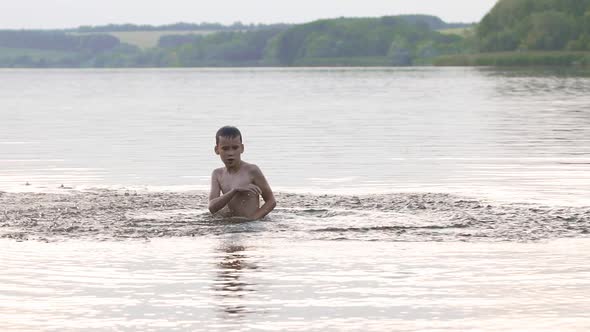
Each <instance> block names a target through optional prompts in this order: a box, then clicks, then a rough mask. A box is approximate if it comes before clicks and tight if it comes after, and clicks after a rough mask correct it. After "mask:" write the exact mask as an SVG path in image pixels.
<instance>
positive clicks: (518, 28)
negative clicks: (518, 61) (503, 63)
mask: <svg viewBox="0 0 590 332" xmlns="http://www.w3.org/2000/svg"><path fill="white" fill-rule="evenodd" d="M477 43H478V49H479V51H480V52H500V51H529V50H539V51H541V50H543V51H556V50H570V51H589V50H590V0H500V1H498V3H497V4H496V6H495V7H494V8H493V9H492V10H491V11H490V12H489V13H488V14H487V15H486V16H485V17H484V18H483V19H482V21H481V22H480V23H479V25H478V27H477Z"/></svg>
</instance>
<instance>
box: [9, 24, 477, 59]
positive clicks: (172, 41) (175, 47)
mask: <svg viewBox="0 0 590 332" xmlns="http://www.w3.org/2000/svg"><path fill="white" fill-rule="evenodd" d="M465 26H467V25H465V24H447V23H445V22H443V21H442V20H440V19H439V18H437V17H433V16H426V15H404V16H386V17H381V18H338V19H326V20H318V21H314V22H311V23H307V24H299V25H287V24H273V25H243V24H241V23H235V24H233V25H231V26H221V25H218V24H212V23H203V24H187V23H178V24H172V25H166V26H144V25H132V24H124V25H106V26H99V27H79V28H77V29H67V30H52V31H32V30H2V31H0V66H2V67H199V66H322V65H326V66H330V65H344V66H346V65H376V66H395V65H398V66H405V65H413V64H427V63H429V62H430V61H431V59H432V58H434V57H436V56H438V55H444V54H454V53H458V52H462V49H464V43H463V38H462V37H460V36H458V35H453V34H444V33H440V32H438V31H437V29H445V28H457V27H459V28H460V27H465ZM130 31H143V32H145V33H146V34H149V33H150V32H158V33H161V32H162V31H170V34H164V35H162V36H161V37H160V38H159V42H158V45H157V46H156V47H152V48H147V49H142V48H139V47H137V46H134V45H131V44H126V43H123V42H121V41H120V40H119V39H118V38H117V37H116V34H115V32H130ZM177 31H186V32H189V33H183V34H180V33H178V34H175V33H176V32H177ZM193 31H194V32H198V31H207V32H208V33H194V34H193V33H190V32H193Z"/></svg>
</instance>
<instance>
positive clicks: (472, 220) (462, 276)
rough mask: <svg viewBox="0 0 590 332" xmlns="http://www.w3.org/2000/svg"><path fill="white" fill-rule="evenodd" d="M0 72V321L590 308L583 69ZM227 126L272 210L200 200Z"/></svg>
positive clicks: (438, 326)
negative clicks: (226, 208) (218, 209)
mask: <svg viewBox="0 0 590 332" xmlns="http://www.w3.org/2000/svg"><path fill="white" fill-rule="evenodd" d="M0 76H1V77H2V79H1V80H0V116H1V120H2V121H1V122H0V248H2V250H0V269H1V270H2V271H3V273H2V275H1V276H0V278H1V279H2V282H1V283H0V284H1V285H2V286H0V290H1V291H0V329H1V330H3V331H4V330H8V331H9V330H15V331H27V330H31V331H38V330H48V331H53V330H56V331H57V330H59V331H61V330H109V329H110V330H124V331H127V330H129V331H133V330H154V331H169V330H200V329H202V330H228V329H229V330H244V331H246V330H276V329H281V330H293V331H300V330H310V329H311V330H319V329H323V330H334V331H340V330H368V331H382V330H399V331H414V330H431V331H444V330H485V331H505V330H511V329H512V330H530V331H554V330H561V331H583V330H588V329H589V328H590V319H588V318H587V315H586V311H587V308H588V306H589V304H590V303H588V296H587V293H588V291H589V286H590V285H589V284H588V280H590V279H589V277H590V275H589V272H588V271H590V265H589V264H588V261H589V260H588V259H589V258H590V257H589V256H588V252H590V251H589V250H588V249H589V248H590V242H589V240H588V234H589V233H590V199H589V198H588V197H590V172H588V166H589V165H590V144H589V140H590V126H589V124H590V98H589V97H588V96H587V95H588V91H590V76H589V75H587V74H585V73H582V72H576V71H561V70H541V69H536V70H533V71H524V70H517V71H506V70H494V69H474V68H451V69H449V68H444V69H441V68H409V69H385V68H371V69H359V68H346V69H325V68H318V69H299V68H298V69H179V70H170V69H162V70H160V69H153V70H149V69H148V70H146V69H141V70H6V69H5V70H0ZM226 124H234V125H237V126H238V127H240V129H241V130H242V132H243V133H244V141H245V144H246V153H245V155H244V159H245V160H247V161H251V162H254V163H256V164H258V165H259V166H260V167H261V168H262V170H263V171H264V173H265V175H266V177H267V178H268V179H269V182H270V184H271V186H272V187H273V189H274V190H275V191H276V192H277V195H276V196H277V200H278V207H277V209H276V210H275V211H274V212H273V213H272V214H271V215H269V216H268V217H267V218H265V219H263V220H261V221H257V222H243V221H237V220H227V219H223V218H220V217H216V216H210V215H209V213H208V211H207V192H206V190H207V189H208V185H209V178H210V173H211V171H212V169H213V168H216V167H219V166H220V161H219V160H218V158H217V156H215V154H214V153H213V145H214V137H213V135H214V133H215V131H216V130H217V128H218V127H220V126H222V125H226Z"/></svg>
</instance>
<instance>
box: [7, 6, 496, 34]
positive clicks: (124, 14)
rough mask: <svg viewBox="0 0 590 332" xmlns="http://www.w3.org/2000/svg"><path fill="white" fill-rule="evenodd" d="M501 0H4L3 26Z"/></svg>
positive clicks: (463, 13)
mask: <svg viewBox="0 0 590 332" xmlns="http://www.w3.org/2000/svg"><path fill="white" fill-rule="evenodd" d="M496 1H497V0H298V1H294V0H289V1H287V0H166V1H158V0H0V29H21V28H26V29H31V28H35V29H37V28H68V27H78V26H80V25H104V24H109V23H115V24H119V23H135V24H152V25H160V24H169V23H176V22H181V21H182V22H190V23H201V22H219V23H224V24H231V23H233V22H236V21H241V22H242V23H279V22H285V23H302V22H309V21H313V20H315V19H319V18H334V17H340V16H346V17H359V16H374V17H376V16H385V15H398V14H429V15H435V16H439V17H440V18H442V19H443V20H445V21H447V22H476V21H479V20H480V19H481V18H482V17H483V16H484V15H485V14H486V12H487V11H489V10H490V9H491V8H492V7H493V6H494V4H495V3H496Z"/></svg>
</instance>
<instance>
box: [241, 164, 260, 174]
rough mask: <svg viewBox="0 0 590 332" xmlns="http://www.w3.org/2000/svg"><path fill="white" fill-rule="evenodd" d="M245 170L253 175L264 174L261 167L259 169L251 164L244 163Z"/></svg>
mask: <svg viewBox="0 0 590 332" xmlns="http://www.w3.org/2000/svg"><path fill="white" fill-rule="evenodd" d="M244 169H245V170H246V171H247V172H248V173H250V174H252V175H259V174H262V171H261V170H260V167H258V166H257V165H255V164H250V163H244Z"/></svg>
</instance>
